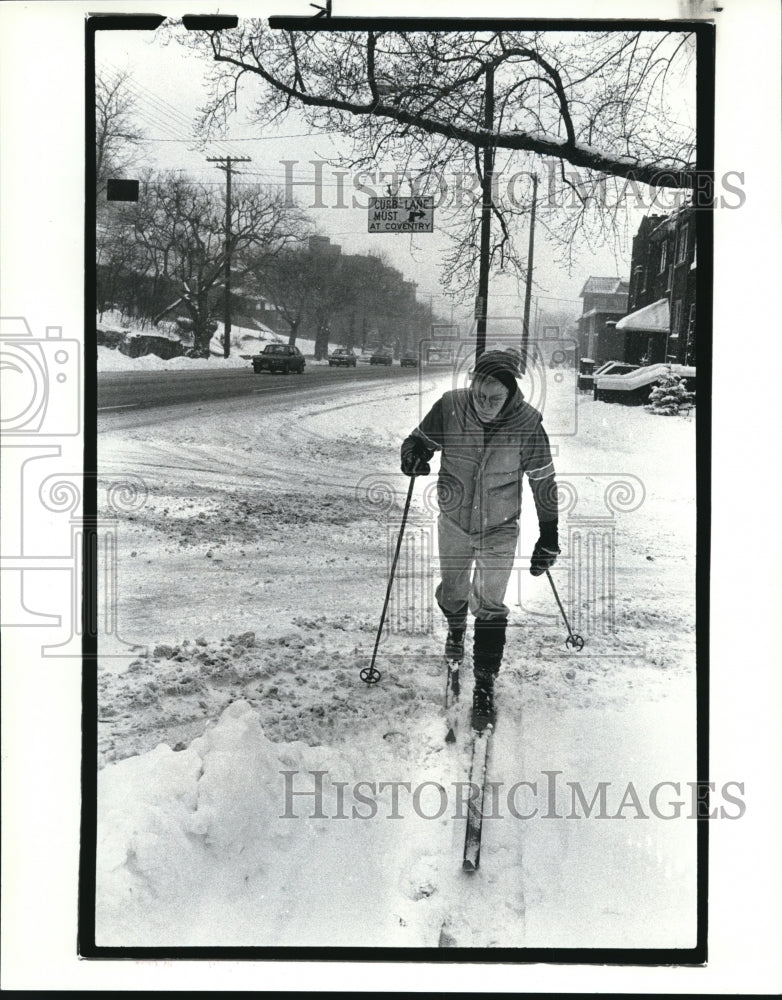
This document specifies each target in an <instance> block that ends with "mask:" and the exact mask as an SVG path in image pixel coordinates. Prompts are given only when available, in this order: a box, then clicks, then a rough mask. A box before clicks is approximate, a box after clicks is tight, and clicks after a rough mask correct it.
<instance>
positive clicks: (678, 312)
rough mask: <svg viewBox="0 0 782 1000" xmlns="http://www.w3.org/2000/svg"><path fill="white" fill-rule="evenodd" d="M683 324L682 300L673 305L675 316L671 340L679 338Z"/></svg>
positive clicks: (673, 317)
mask: <svg viewBox="0 0 782 1000" xmlns="http://www.w3.org/2000/svg"><path fill="white" fill-rule="evenodd" d="M681 322H682V300H681V299H677V300H676V301H675V302H674V304H673V316H672V317H671V340H675V339H676V338H677V337H678V336H679V327H680V326H681Z"/></svg>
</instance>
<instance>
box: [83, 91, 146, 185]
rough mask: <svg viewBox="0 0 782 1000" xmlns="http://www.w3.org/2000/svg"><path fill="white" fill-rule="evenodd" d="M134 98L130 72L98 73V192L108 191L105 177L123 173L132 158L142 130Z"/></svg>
mask: <svg viewBox="0 0 782 1000" xmlns="http://www.w3.org/2000/svg"><path fill="white" fill-rule="evenodd" d="M134 106H135V98H134V96H133V93H132V90H131V88H130V75H129V74H128V73H126V72H124V71H119V72H116V73H109V72H108V71H103V72H99V73H97V74H96V76H95V177H96V190H95V196H96V198H99V197H100V195H102V194H103V193H104V192H105V191H106V181H107V180H108V178H109V177H110V176H111V175H112V174H113V175H115V176H117V175H119V174H122V173H123V172H124V171H125V170H126V169H127V167H128V166H129V165H130V164H131V163H132V162H133V160H134V157H135V146H136V144H137V143H138V142H139V141H140V140H141V139H142V138H143V132H142V130H141V129H140V128H139V127H138V125H137V124H136V123H135V122H134V120H133V109H134Z"/></svg>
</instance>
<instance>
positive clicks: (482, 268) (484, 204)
mask: <svg viewBox="0 0 782 1000" xmlns="http://www.w3.org/2000/svg"><path fill="white" fill-rule="evenodd" d="M483 125H484V128H485V129H486V131H487V132H491V131H492V130H493V129H494V66H492V65H491V64H489V65H488V66H487V67H486V94H485V99H484V108H483ZM493 170H494V150H493V148H492V147H491V146H486V148H485V149H484V151H483V184H482V185H481V256H480V263H479V269H478V298H477V299H476V302H475V318H476V320H477V321H478V323H477V328H476V333H475V359H476V361H477V360H478V358H479V357H480V356H481V355H482V354H483V352H484V351H485V350H486V314H487V305H488V298H489V244H490V240H491V188H492V172H493Z"/></svg>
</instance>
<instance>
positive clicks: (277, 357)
mask: <svg viewBox="0 0 782 1000" xmlns="http://www.w3.org/2000/svg"><path fill="white" fill-rule="evenodd" d="M304 365H305V361H304V355H303V354H302V353H301V351H300V350H299V349H298V347H291V346H290V345H289V344H267V345H266V347H264V349H263V352H262V353H261V354H253V356H252V366H253V371H254V372H255V374H256V375H259V374H260V373H261V372H284V373H285V374H286V375H288V374H290V372H297V373H298V374H299V375H301V373H302V372H303V371H304Z"/></svg>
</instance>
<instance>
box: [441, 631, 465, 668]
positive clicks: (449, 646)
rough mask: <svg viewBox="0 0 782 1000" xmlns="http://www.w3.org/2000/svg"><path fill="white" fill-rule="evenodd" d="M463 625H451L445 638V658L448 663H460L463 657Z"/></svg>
mask: <svg viewBox="0 0 782 1000" xmlns="http://www.w3.org/2000/svg"><path fill="white" fill-rule="evenodd" d="M465 631H466V630H465V627H464V626H463V625H462V626H455V625H452V626H451V627H450V628H449V629H448V636H447V637H446V640H445V658H446V660H448V662H449V663H461V662H462V660H463V659H464V633H465Z"/></svg>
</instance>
